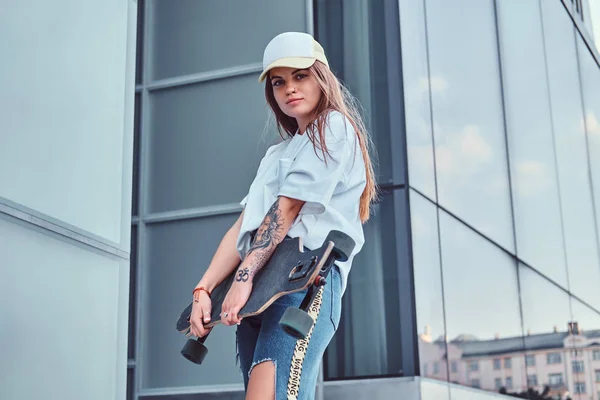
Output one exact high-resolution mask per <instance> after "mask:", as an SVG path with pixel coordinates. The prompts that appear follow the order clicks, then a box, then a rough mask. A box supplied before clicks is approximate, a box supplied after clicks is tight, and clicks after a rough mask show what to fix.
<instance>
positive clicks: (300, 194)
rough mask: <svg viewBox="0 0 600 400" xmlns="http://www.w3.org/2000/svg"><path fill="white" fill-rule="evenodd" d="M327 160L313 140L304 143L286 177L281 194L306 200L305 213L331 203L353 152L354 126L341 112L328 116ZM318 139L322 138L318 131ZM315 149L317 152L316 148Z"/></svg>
mask: <svg viewBox="0 0 600 400" xmlns="http://www.w3.org/2000/svg"><path fill="white" fill-rule="evenodd" d="M324 136H325V144H326V146H327V150H328V152H329V154H330V155H331V157H330V156H329V155H328V154H325V157H326V160H327V162H325V160H324V157H323V152H322V150H321V149H320V148H316V149H315V147H314V146H313V145H312V143H311V142H310V140H309V139H308V138H306V140H308V141H309V143H307V145H305V146H304V147H303V148H302V149H301V150H300V152H299V153H298V155H297V156H296V158H295V160H294V161H293V162H292V163H291V165H290V166H289V169H288V170H287V172H286V173H285V176H284V177H283V180H282V183H281V185H280V188H279V192H278V195H279V196H286V197H290V198H294V199H298V200H302V201H304V202H306V204H305V205H304V207H303V208H302V210H301V211H300V212H301V213H302V214H321V213H322V212H324V211H325V208H326V207H327V205H328V204H329V201H330V200H331V197H332V196H333V193H334V191H335V188H336V186H337V185H338V183H340V182H341V181H342V180H343V179H344V171H345V169H346V165H347V161H348V160H349V159H350V157H351V155H352V154H353V153H352V152H351V145H350V142H352V140H351V139H353V138H354V130H353V128H352V125H351V124H350V122H349V121H348V120H346V119H345V117H344V116H343V115H342V114H340V113H339V112H332V113H331V114H330V115H329V120H328V123H327V127H326V129H325V135H324ZM315 140H319V136H318V134H317V135H315ZM315 150H316V151H315Z"/></svg>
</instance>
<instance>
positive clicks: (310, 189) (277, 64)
mask: <svg viewBox="0 0 600 400" xmlns="http://www.w3.org/2000/svg"><path fill="white" fill-rule="evenodd" d="M263 80H266V82H265V95H266V99H267V103H268V105H269V106H270V108H271V109H272V110H273V113H274V114H275V118H276V121H277V127H278V130H279V133H280V135H281V136H282V138H283V141H282V142H280V143H278V144H276V145H274V146H271V147H270V148H269V149H268V150H267V152H266V154H265V156H264V157H263V159H262V161H261V163H260V166H259V168H258V171H257V173H256V177H255V179H254V181H253V182H252V185H251V186H250V189H249V191H248V195H247V196H246V197H245V198H244V199H243V200H242V202H241V204H242V205H243V206H244V210H243V211H242V213H241V215H240V217H239V218H238V220H237V221H236V222H235V224H234V225H233V226H232V227H231V228H230V229H229V231H228V232H227V233H226V234H225V236H224V238H223V240H222V241H221V244H220V245H219V247H218V249H217V251H216V253H215V255H214V257H213V260H212V262H211V263H210V266H209V267H208V269H207V271H206V273H205V274H204V276H203V277H202V279H201V280H200V282H199V283H198V285H197V286H196V289H195V290H194V291H193V296H194V301H195V302H194V305H193V309H192V314H191V318H190V320H191V333H192V334H193V335H195V336H198V337H202V336H204V335H206V334H207V333H208V330H206V329H204V327H203V321H206V322H207V321H210V311H211V302H210V293H211V291H212V289H213V288H214V287H215V286H217V285H218V284H219V283H220V282H222V281H223V280H224V279H225V278H226V277H227V276H228V275H229V274H230V273H231V272H232V271H233V270H234V269H236V268H237V274H236V280H235V281H234V283H233V285H232V286H231V288H230V290H229V292H228V294H227V296H226V298H225V300H224V302H223V306H222V309H221V318H222V320H223V323H224V324H225V325H234V324H237V325H238V326H237V332H236V335H237V346H238V352H239V359H240V366H241V370H242V373H243V377H244V387H245V389H246V399H278V400H279V399H286V398H287V399H290V398H291V399H312V398H313V396H314V393H315V386H316V381H317V376H318V372H319V365H320V361H321V358H322V356H323V353H324V351H325V348H326V347H327V345H328V344H329V342H330V340H331V338H332V337H333V334H334V333H335V331H336V329H337V326H338V323H339V319H340V315H341V298H342V294H343V293H344V290H345V288H346V282H347V278H348V273H349V271H350V267H351V265H352V260H353V258H354V256H355V255H356V254H357V253H358V252H359V251H360V250H361V248H362V246H363V244H364V236H363V229H362V224H364V223H365V222H366V221H367V220H368V218H369V211H370V205H371V203H372V202H373V201H374V199H375V197H376V186H375V178H374V174H373V168H372V165H371V160H370V157H369V149H370V140H369V137H368V135H367V132H366V130H365V127H364V125H363V123H362V121H361V118H360V115H359V113H358V112H357V110H356V107H355V105H354V104H355V102H354V101H353V98H352V97H351V95H350V94H349V93H348V91H347V90H346V89H345V88H344V87H343V86H342V84H341V83H340V82H339V81H338V79H337V78H336V77H335V75H334V74H333V73H332V72H331V70H330V69H329V64H328V62H327V58H326V56H325V53H324V52H323V48H322V47H321V46H320V45H319V43H317V42H316V41H315V40H314V39H313V38H312V36H310V35H308V34H306V33H299V32H287V33H283V34H280V35H278V36H276V37H275V38H273V39H272V40H271V42H269V44H268V45H267V47H266V48H265V51H264V56H263V72H262V74H261V75H260V77H259V82H262V81H263ZM332 229H336V230H339V231H342V232H344V233H346V234H348V235H349V236H351V237H352V238H353V239H354V241H355V243H356V246H355V248H354V250H353V253H352V254H351V255H350V257H349V259H348V260H347V261H345V262H337V263H336V265H335V266H334V267H333V268H332V269H331V272H330V275H329V277H328V279H327V284H326V285H325V286H323V287H321V289H320V291H319V293H318V295H317V296H316V298H315V301H314V302H313V304H312V306H311V308H310V309H311V312H310V314H311V316H312V317H313V319H314V320H315V322H314V324H313V327H312V331H311V333H310V334H309V337H308V338H306V339H304V340H296V339H293V338H292V337H290V336H288V335H287V334H286V333H285V332H284V331H283V330H282V329H281V328H280V327H279V325H278V323H279V319H280V318H281V316H282V315H283V313H284V311H285V310H286V309H287V308H288V307H298V306H299V305H300V303H301V301H302V299H303V297H304V294H305V292H300V293H296V294H291V295H286V296H283V297H281V298H280V299H278V300H277V301H276V302H275V303H273V304H272V305H271V306H270V307H269V308H268V309H267V310H266V311H265V312H264V313H262V314H260V315H258V316H255V317H250V318H245V319H243V320H242V319H240V317H239V316H238V312H239V310H240V309H241V308H242V307H243V306H244V304H245V303H246V301H247V300H248V297H249V296H250V293H251V292H252V281H253V277H254V276H255V274H256V273H257V271H259V270H260V269H261V268H262V267H263V266H264V264H265V263H266V261H267V260H268V259H269V257H270V256H271V254H272V253H273V251H274V250H275V248H276V246H277V245H278V244H279V243H280V242H281V241H282V240H283V239H284V237H285V236H286V235H287V236H289V237H301V238H302V240H303V244H304V246H305V247H307V248H309V249H314V248H318V247H320V246H321V245H322V243H323V241H324V240H325V237H326V236H327V234H328V233H329V231H330V230H332Z"/></svg>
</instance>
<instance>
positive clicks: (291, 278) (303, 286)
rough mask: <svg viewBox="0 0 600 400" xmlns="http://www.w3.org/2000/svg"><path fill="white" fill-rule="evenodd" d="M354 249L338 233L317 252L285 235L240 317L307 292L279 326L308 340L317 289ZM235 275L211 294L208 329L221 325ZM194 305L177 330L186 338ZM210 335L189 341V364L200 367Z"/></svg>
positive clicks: (258, 277)
mask: <svg viewBox="0 0 600 400" xmlns="http://www.w3.org/2000/svg"><path fill="white" fill-rule="evenodd" d="M354 246H355V243H354V240H352V238H351V237H350V236H348V235H346V234H345V233H343V232H340V231H336V230H332V231H330V232H329V235H327V238H325V241H324V242H323V245H322V246H321V247H320V248H318V249H315V250H308V249H306V248H305V247H304V246H303V245H302V239H301V238H290V237H287V236H286V238H285V239H284V240H283V241H282V242H281V243H279V245H278V246H277V248H276V249H275V251H274V252H273V254H272V255H271V257H270V258H269V260H268V261H267V262H266V264H265V265H264V266H263V268H261V269H260V270H259V271H258V272H257V273H256V276H255V277H254V280H253V287H252V293H251V294H250V297H249V298H248V301H247V302H246V304H245V305H244V307H243V308H242V309H241V310H240V312H239V313H238V316H239V317H241V318H246V317H251V316H254V315H258V314H260V313H262V312H263V311H265V310H266V309H267V308H268V307H269V306H270V305H271V304H273V302H275V300H277V299H278V298H279V297H282V296H285V295H287V294H290V293H296V292H300V291H303V290H307V293H306V295H305V297H304V299H303V301H302V304H301V305H300V307H299V308H296V307H289V308H288V309H287V310H286V311H285V312H284V314H283V316H282V317H281V320H280V321H279V325H280V326H281V328H282V329H283V330H284V331H285V332H286V333H287V334H288V335H290V336H292V337H294V338H297V339H303V338H305V337H306V336H307V335H308V333H309V331H310V329H311V327H312V325H313V322H314V320H313V319H312V317H311V316H310V315H308V312H307V311H308V308H309V307H310V304H311V303H312V301H313V299H314V298H315V296H316V294H317V291H318V289H319V288H320V287H321V286H323V285H325V284H327V280H326V278H327V277H328V274H329V271H330V270H331V267H332V266H333V263H334V262H335V261H346V260H348V256H349V255H350V254H351V253H352V250H353V249H354ZM236 273H237V268H236V270H234V271H233V272H232V273H231V274H230V275H229V276H228V277H227V278H225V280H224V281H223V282H221V283H220V284H219V285H218V286H217V287H215V288H214V290H213V291H212V294H211V303H212V310H211V320H210V322H208V323H205V324H204V326H205V327H206V328H212V327H213V326H215V325H217V324H219V323H221V316H220V313H221V306H222V304H223V300H224V299H225V296H226V295H227V292H228V291H229V288H230V287H231V284H232V283H233V281H234V279H235V276H236ZM192 305H193V303H190V304H189V305H188V306H187V307H186V308H185V309H184V310H183V312H182V313H181V315H180V316H179V319H178V320H177V331H179V332H180V333H183V334H185V335H186V336H189V335H190V314H191V312H192ZM209 334H210V332H209ZM209 334H207V335H205V336H203V337H201V338H197V339H188V341H187V342H186V344H185V345H184V346H183V348H182V350H181V354H182V355H183V356H184V357H185V358H186V359H188V360H189V361H191V362H193V363H195V364H201V363H202V361H203V360H204V357H206V354H207V353H208V349H207V348H206V347H205V346H204V342H205V340H206V338H207V337H208V336H209Z"/></svg>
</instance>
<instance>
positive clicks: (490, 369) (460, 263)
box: [440, 212, 526, 392]
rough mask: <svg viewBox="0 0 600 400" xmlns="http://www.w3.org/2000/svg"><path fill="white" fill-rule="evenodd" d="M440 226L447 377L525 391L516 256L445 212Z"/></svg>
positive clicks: (494, 388) (488, 387) (493, 388)
mask: <svg viewBox="0 0 600 400" xmlns="http://www.w3.org/2000/svg"><path fill="white" fill-rule="evenodd" d="M440 229H441V243H442V269H443V279H444V280H443V282H444V295H445V309H446V327H447V338H448V361H449V362H450V363H454V362H456V363H457V372H451V373H450V381H451V382H454V383H458V384H461V385H465V386H474V387H480V388H481V389H484V390H488V391H494V392H498V391H500V390H508V388H511V391H513V392H519V391H521V390H525V389H526V376H525V375H524V374H522V373H520V371H521V372H522V371H523V370H524V365H525V360H524V355H523V337H522V334H521V321H520V312H519V294H518V291H517V286H518V285H517V271H516V266H515V262H514V260H513V259H512V258H511V257H510V256H509V255H507V254H506V253H505V252H504V251H502V250H500V249H499V248H498V247H496V246H495V245H493V244H492V243H490V242H489V241H487V240H486V239H484V238H483V237H482V236H480V235H479V234H477V233H475V232H473V231H472V230H470V229H469V228H467V227H466V226H465V225H463V224H462V223H461V222H459V221H457V220H456V219H454V218H452V217H450V216H449V215H448V214H446V213H444V212H440ZM498 316H502V317H501V318H498ZM498 379H499V380H498ZM498 386H500V389H499V388H498Z"/></svg>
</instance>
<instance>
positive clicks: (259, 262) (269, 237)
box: [244, 198, 283, 282]
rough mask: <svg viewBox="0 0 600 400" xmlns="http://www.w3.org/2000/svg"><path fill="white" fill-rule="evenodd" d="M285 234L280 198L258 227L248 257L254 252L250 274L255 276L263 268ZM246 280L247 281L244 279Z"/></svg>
mask: <svg viewBox="0 0 600 400" xmlns="http://www.w3.org/2000/svg"><path fill="white" fill-rule="evenodd" d="M282 235H283V216H282V215H281V210H279V198H278V199H277V200H276V201H275V202H274V203H273V205H272V206H271V208H270V209H269V211H268V212H267V215H266V216H265V219H264V221H263V223H262V225H261V226H260V227H259V228H258V231H257V232H256V236H255V237H254V241H253V242H252V245H251V246H250V250H248V254H247V255H246V257H248V256H250V255H251V254H254V259H253V262H252V265H250V266H249V267H248V268H247V269H249V270H248V275H249V276H250V277H254V275H255V274H256V272H257V271H258V270H259V269H260V268H262V266H263V265H264V264H265V262H266V261H267V259H268V258H269V257H270V256H271V254H272V252H273V251H274V248H275V246H277V245H278V244H279V242H281V240H282ZM244 282H245V281H244Z"/></svg>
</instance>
